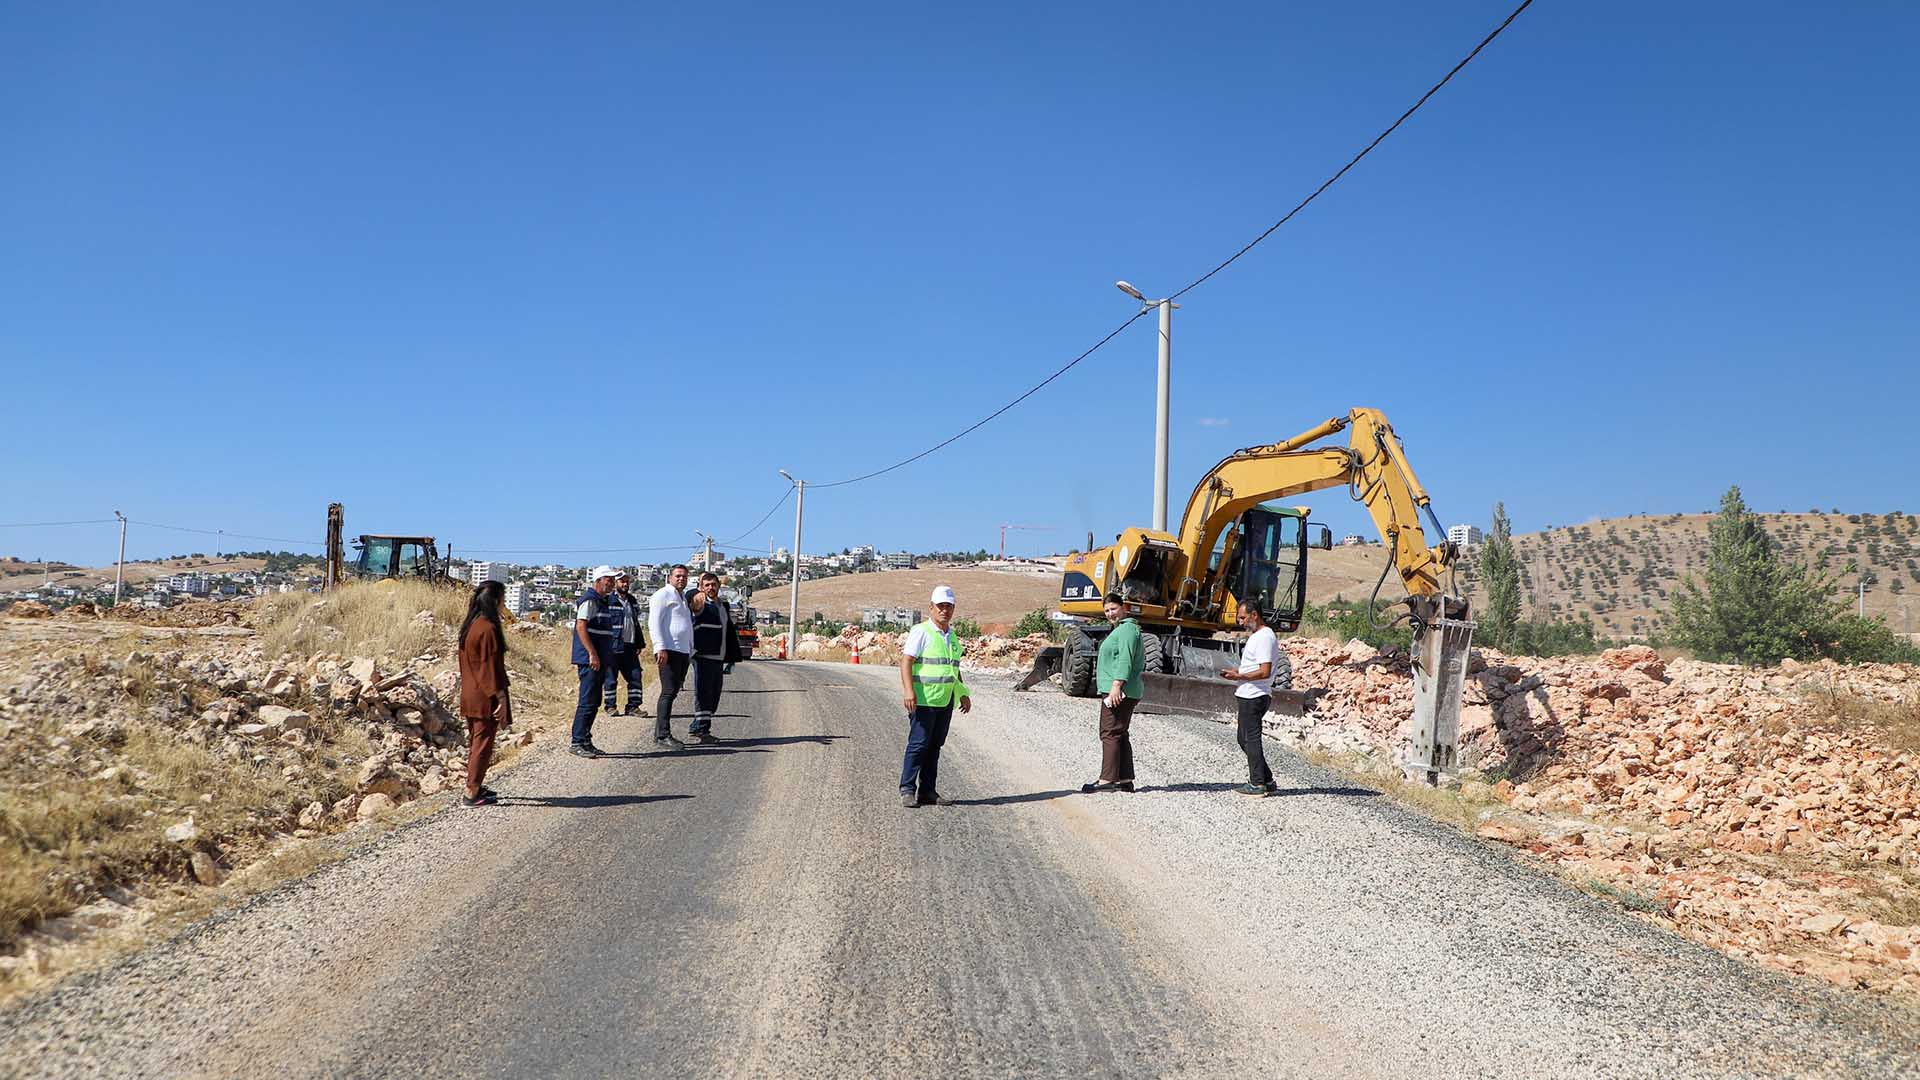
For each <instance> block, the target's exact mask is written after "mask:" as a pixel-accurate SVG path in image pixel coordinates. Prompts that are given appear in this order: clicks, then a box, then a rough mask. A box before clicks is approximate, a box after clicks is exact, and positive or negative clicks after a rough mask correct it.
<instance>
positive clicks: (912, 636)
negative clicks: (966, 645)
mask: <svg viewBox="0 0 1920 1080" xmlns="http://www.w3.org/2000/svg"><path fill="white" fill-rule="evenodd" d="M927 637H928V635H927V624H926V623H914V624H913V629H911V630H909V631H907V643H906V644H905V645H903V646H901V647H900V651H901V652H903V653H906V654H907V655H908V656H912V657H921V656H925V655H926V654H927ZM946 637H947V649H948V651H950V652H958V651H959V650H958V649H955V648H954V647H953V645H954V641H953V628H952V627H951V626H949V627H948V628H947V634H946Z"/></svg>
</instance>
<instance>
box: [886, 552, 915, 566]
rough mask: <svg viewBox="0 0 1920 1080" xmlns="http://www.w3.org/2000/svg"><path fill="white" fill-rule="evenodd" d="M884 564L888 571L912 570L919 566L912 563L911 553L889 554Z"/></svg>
mask: <svg viewBox="0 0 1920 1080" xmlns="http://www.w3.org/2000/svg"><path fill="white" fill-rule="evenodd" d="M886 562H887V569H889V570H912V569H914V568H915V567H917V566H918V565H919V564H918V563H917V562H915V561H914V558H913V552H911V551H893V552H889V553H888V554H887V559H886Z"/></svg>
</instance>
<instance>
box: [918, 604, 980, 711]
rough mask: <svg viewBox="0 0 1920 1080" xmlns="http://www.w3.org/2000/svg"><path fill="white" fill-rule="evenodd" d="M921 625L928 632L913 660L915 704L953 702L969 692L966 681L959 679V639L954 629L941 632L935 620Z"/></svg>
mask: <svg viewBox="0 0 1920 1080" xmlns="http://www.w3.org/2000/svg"><path fill="white" fill-rule="evenodd" d="M920 626H921V628H922V629H924V630H926V632H927V646H926V648H925V649H923V650H921V653H922V655H920V656H916V657H914V660H913V671H912V675H913V703H914V704H915V705H934V706H939V705H951V704H953V703H954V700H955V699H956V698H957V697H958V695H960V694H964V693H966V692H967V684H966V683H964V682H961V681H960V654H961V652H962V651H963V650H962V649H961V647H960V640H959V639H958V638H956V637H954V636H953V631H951V630H948V631H946V632H945V633H942V632H941V631H940V629H939V628H938V627H936V626H934V625H933V621H932V620H928V621H926V622H923V623H921V624H920Z"/></svg>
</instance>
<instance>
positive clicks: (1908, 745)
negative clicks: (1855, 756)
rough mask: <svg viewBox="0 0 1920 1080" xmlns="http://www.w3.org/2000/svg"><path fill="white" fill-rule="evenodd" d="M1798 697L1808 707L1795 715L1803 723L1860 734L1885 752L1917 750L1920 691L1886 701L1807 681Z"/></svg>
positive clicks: (1843, 687)
mask: <svg viewBox="0 0 1920 1080" xmlns="http://www.w3.org/2000/svg"><path fill="white" fill-rule="evenodd" d="M1800 700H1801V701H1802V702H1803V703H1805V704H1806V705H1807V706H1808V709H1809V711H1808V712H1807V713H1805V714H1802V716H1800V717H1799V718H1798V719H1799V721H1800V723H1801V724H1802V725H1803V726H1807V727H1811V728H1813V729H1814V730H1821V731H1834V732H1840V733H1844V734H1854V735H1860V736H1862V737H1864V738H1866V739H1867V740H1869V741H1870V742H1872V743H1873V744H1875V745H1877V746H1879V747H1880V748H1882V749H1884V750H1886V751H1888V752H1889V753H1895V754H1899V753H1911V752H1913V751H1920V691H1912V692H1908V693H1905V694H1902V695H1901V696H1900V697H1898V698H1894V699H1892V700H1888V699H1886V698H1877V697H1872V696H1869V695H1866V694H1862V693H1860V692H1859V691H1857V690H1855V689H1853V688H1851V687H1846V686H1837V685H1835V684H1833V683H1824V684H1823V683H1821V682H1818V681H1810V682H1808V683H1807V684H1806V685H1805V686H1803V687H1802V688H1801V692H1800Z"/></svg>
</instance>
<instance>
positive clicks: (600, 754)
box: [587, 743, 607, 757]
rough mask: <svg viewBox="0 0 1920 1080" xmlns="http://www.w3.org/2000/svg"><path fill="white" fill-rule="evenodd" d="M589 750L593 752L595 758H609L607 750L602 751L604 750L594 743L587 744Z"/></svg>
mask: <svg viewBox="0 0 1920 1080" xmlns="http://www.w3.org/2000/svg"><path fill="white" fill-rule="evenodd" d="M587 749H588V750H589V751H591V752H592V753H593V756H594V757H606V756H607V752H606V751H605V750H602V749H600V748H599V747H597V746H595V745H593V744H592V743H588V744H587Z"/></svg>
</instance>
